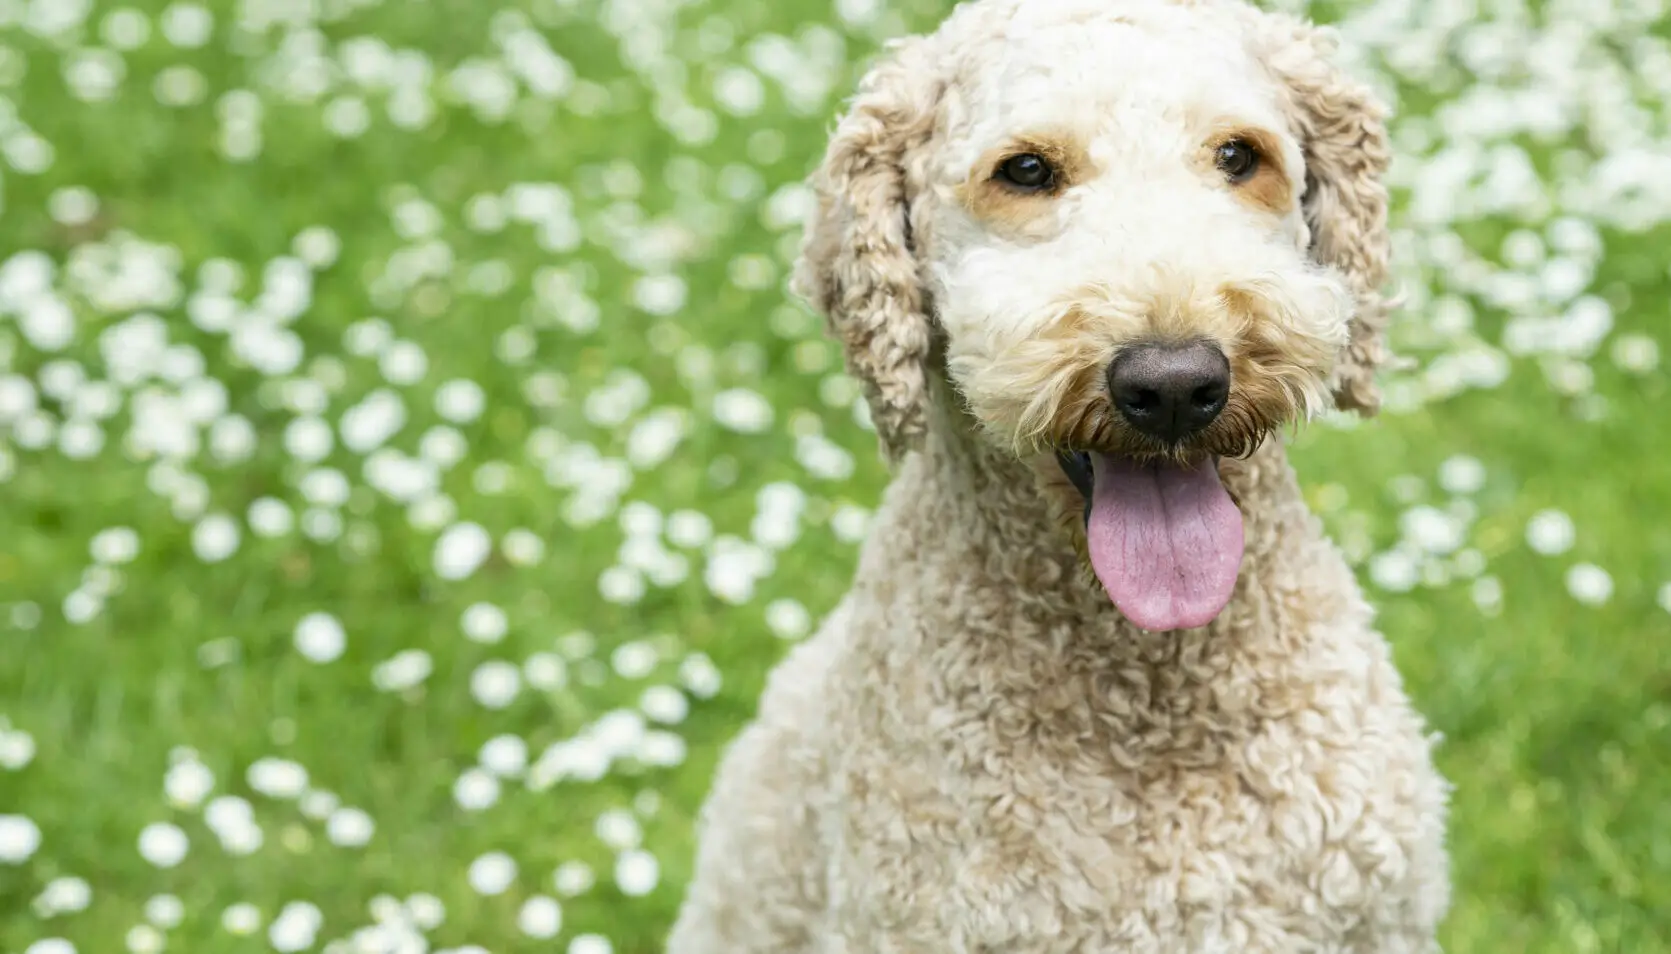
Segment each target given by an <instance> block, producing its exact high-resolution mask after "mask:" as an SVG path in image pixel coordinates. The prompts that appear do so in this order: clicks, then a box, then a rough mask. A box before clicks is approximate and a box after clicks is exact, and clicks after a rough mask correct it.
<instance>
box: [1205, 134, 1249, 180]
mask: <svg viewBox="0 0 1671 954" xmlns="http://www.w3.org/2000/svg"><path fill="white" fill-rule="evenodd" d="M1213 158H1214V161H1215V162H1216V163H1217V164H1218V168H1219V171H1220V172H1222V173H1224V175H1225V178H1227V179H1229V180H1230V181H1231V182H1242V181H1244V180H1246V179H1247V178H1248V177H1249V176H1251V175H1253V173H1254V172H1256V171H1257V170H1258V169H1259V150H1257V149H1255V148H1253V146H1251V145H1249V144H1248V143H1247V142H1245V141H1244V140H1241V139H1232V140H1230V141H1229V142H1227V143H1224V144H1223V145H1221V146H1219V147H1218V150H1217V152H1216V153H1215V154H1214V157H1213Z"/></svg>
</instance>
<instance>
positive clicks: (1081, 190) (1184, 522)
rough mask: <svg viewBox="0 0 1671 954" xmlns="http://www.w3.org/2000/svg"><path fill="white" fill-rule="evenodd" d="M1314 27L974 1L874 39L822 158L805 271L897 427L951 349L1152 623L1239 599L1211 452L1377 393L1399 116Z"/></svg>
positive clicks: (984, 416) (964, 392) (952, 362)
mask: <svg viewBox="0 0 1671 954" xmlns="http://www.w3.org/2000/svg"><path fill="white" fill-rule="evenodd" d="M1329 40H1330V38H1329V36H1328V35H1327V33H1325V32H1324V31H1321V30H1319V29H1317V28H1315V27H1312V26H1310V25H1308V24H1306V23H1303V22H1301V21H1298V20H1295V19H1292V18H1289V17H1286V16H1282V15H1277V14H1268V13H1263V12H1260V11H1257V10H1254V9H1253V8H1251V7H1248V6H1246V5H1245V4H1243V3H1241V2H1240V0H975V2H972V3H969V4H966V5H964V6H962V7H960V8H959V9H958V10H957V11H956V12H955V13H953V14H952V16H950V17H949V18H948V19H947V20H946V22H945V23H944V24H943V25H942V26H941V28H940V29H939V30H938V31H937V32H936V33H934V34H932V35H929V36H926V37H914V38H910V39H907V40H905V41H903V42H899V43H896V44H895V45H894V46H893V47H892V48H891V49H890V51H889V52H888V55H887V57H886V58H885V60H884V61H883V62H881V63H880V64H879V65H877V66H875V67H874V68H873V69H872V70H871V71H870V73H869V74H868V75H867V76H866V77H865V79H864V81H863V82H862V83H861V87H860V90H859V94H858V96H857V98H856V100H855V101H854V102H853V104H852V107H851V109H850V110H849V111H848V112H847V114H846V115H845V116H844V117H843V118H842V120H841V121H840V123H839V125H838V126H837V128H836V130H835V133H834V135H833V137H832V139H831V142H830V146H829V149H828V151H827V153H826V155H825V157H824V162H823V164H822V166H821V168H820V169H819V170H818V172H817V174H816V175H815V177H814V187H815V190H816V193H817V197H818V207H817V210H816V212H815V214H814V217H813V221H812V222H811V223H810V225H809V228H808V232H807V237H806V241H805V244H804V246H803V250H802V255H801V258H800V261H799V262H798V263H797V268H796V274H795V288H796V290H797V291H798V292H799V293H800V294H801V295H803V296H804V297H806V298H808V299H809V300H810V301H811V302H812V303H813V304H814V305H815V306H816V307H817V308H818V309H819V310H820V311H822V312H823V313H824V314H825V315H826V316H827V318H828V319H829V323H830V326H831V328H832V329H833V330H834V332H835V333H836V334H837V336H838V337H839V338H840V339H841V341H842V342H843V345H844V347H845V349H846V354H847V362H848V368H849V369H850V371H851V372H852V373H853V374H854V375H855V376H856V377H857V378H859V379H860V380H861V381H862V382H863V384H864V385H865V387H866V394H867V398H868V400H869V406H870V410H871V418H872V421H873V422H874V424H875V426H876V429H877V432H878V435H879V437H880V440H881V443H882V446H883V449H884V451H885V453H886V454H887V455H888V456H889V457H890V458H892V457H897V456H898V455H900V454H902V453H903V452H905V451H907V450H909V449H910V448H911V447H912V446H914V445H915V444H916V442H917V441H918V440H919V439H920V438H921V436H922V434H923V432H924V430H925V428H926V427H927V426H928V425H927V421H928V419H929V417H928V414H927V401H928V400H929V395H930V393H931V392H932V388H931V386H930V384H931V379H932V378H933V377H934V376H937V375H938V376H943V377H944V378H945V379H946V380H947V381H949V383H950V385H951V391H952V392H954V393H955V394H957V395H959V396H960V398H961V401H962V402H963V404H964V407H965V410H966V411H967V412H968V414H970V415H971V416H972V417H973V419H974V420H975V421H976V422H977V423H978V425H979V431H980V433H982V434H983V435H984V439H986V440H990V441H994V442H996V443H997V444H999V445H1000V446H1002V447H1004V448H1005V449H1007V450H1009V451H1011V452H1013V453H1015V454H1017V455H1018V456H1023V457H1027V456H1035V457H1036V456H1038V455H1050V456H1051V457H1052V458H1053V459H1055V460H1057V461H1059V463H1060V467H1061V473H1062V474H1063V475H1064V476H1065V477H1066V478H1068V482H1071V484H1072V485H1073V486H1074V487H1076V488H1077V493H1078V494H1079V495H1081V496H1082V501H1081V502H1082V504H1083V527H1084V529H1085V535H1084V538H1083V539H1082V541H1081V543H1082V545H1083V546H1084V550H1085V553H1086V556H1087V557H1088V559H1089V562H1090V563H1091V565H1092V567H1093V569H1094V570H1095V571H1096V573H1097V576H1098V577H1099V578H1100V579H1101V581H1102V583H1103V585H1104V586H1105V587H1106V588H1107V589H1108V591H1109V594H1110V595H1111V597H1112V598H1113V599H1114V601H1115V603H1116V604H1118V605H1119V606H1120V608H1121V610H1122V611H1123V612H1125V614H1126V615H1127V616H1128V617H1130V618H1131V619H1132V620H1133V621H1134V622H1136V623H1138V624H1139V625H1141V626H1144V627H1146V628H1151V629H1175V628H1182V627H1187V626H1195V625H1201V624H1204V623H1205V622H1207V621H1208V620H1210V619H1211V618H1212V617H1213V616H1216V615H1217V613H1218V612H1219V611H1220V609H1222V607H1223V606H1224V604H1225V602H1226V601H1227V600H1228V599H1229V595H1230V591H1231V588H1232V587H1233V585H1234V582H1235V578H1236V574H1237V571H1238V569H1239V566H1240V561H1241V551H1242V531H1241V518H1240V514H1239V513H1238V512H1237V510H1236V507H1235V505H1234V504H1233V503H1231V502H1230V499H1229V497H1228V495H1227V494H1226V493H1225V491H1224V489H1223V487H1222V486H1221V485H1220V482H1219V479H1218V475H1217V466H1216V462H1217V459H1218V458H1219V457H1220V456H1237V455H1243V454H1247V453H1250V452H1251V451H1252V450H1253V449H1255V448H1256V447H1257V446H1258V445H1259V444H1260V443H1261V442H1262V441H1263V440H1264V439H1265V438H1266V437H1267V436H1268V435H1269V434H1270V433H1271V432H1272V431H1273V430H1275V429H1276V428H1279V427H1281V426H1282V425H1284V424H1286V423H1289V422H1297V421H1302V420H1305V419H1307V418H1309V417H1310V416H1312V415H1314V414H1315V413H1317V412H1318V411H1320V410H1322V409H1324V408H1326V407H1327V406H1328V405H1329V404H1330V403H1331V402H1332V403H1333V404H1334V405H1335V406H1337V407H1342V408H1351V409H1357V410H1360V411H1363V412H1366V413H1369V412H1373V411H1374V410H1375V407H1376V405H1377V403H1378V393H1377V390H1376V387H1375V382H1374V374H1375V370H1376V368H1377V366H1378V365H1379V364H1380V363H1381V362H1382V361H1383V360H1384V359H1385V357H1386V355H1385V350H1384V346H1383V342H1382V333H1381V332H1382V324H1383V321H1384V313H1385V311H1386V308H1385V305H1384V303H1383V302H1382V300H1381V298H1380V297H1379V294H1378V289H1379V288H1380V286H1381V284H1382V283H1383V281H1384V279H1385V273H1386V263H1387V252H1388V235H1387V227H1386V191H1385V188H1384V186H1383V184H1382V181H1381V180H1382V175H1383V172H1384V169H1385V166H1386V163H1387V158H1388V149H1387V142H1386V134H1385V130H1384V127H1383V123H1382V110H1381V107H1380V105H1379V104H1378V103H1377V102H1376V101H1375V99H1374V98H1373V96H1372V95H1371V93H1370V92H1369V91H1368V90H1367V89H1366V88H1365V87H1364V86H1362V85H1360V84H1358V83H1355V82H1353V81H1352V80H1351V79H1349V78H1348V77H1347V76H1345V75H1343V74H1342V73H1341V72H1340V71H1339V70H1338V69H1337V68H1336V67H1335V66H1333V65H1332V64H1331V63H1330V61H1329V54H1330V52H1331V44H1330V42H1329ZM1064 483H1066V482H1064Z"/></svg>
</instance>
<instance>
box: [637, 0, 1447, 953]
mask: <svg viewBox="0 0 1671 954" xmlns="http://www.w3.org/2000/svg"><path fill="white" fill-rule="evenodd" d="M1335 55H1336V46H1335V43H1334V38H1333V36H1332V34H1331V33H1330V31H1328V30H1326V29H1324V28H1321V27H1318V26H1316V25H1314V24H1311V23H1309V22H1307V21H1304V20H1301V19H1298V18H1295V17H1291V16H1288V15H1284V14H1278V13H1269V12H1264V11H1261V10H1258V9H1256V8H1254V7H1252V6H1249V5H1247V4H1245V3H1243V2H1241V0H972V2H967V3H964V4H962V5H960V6H959V7H957V8H956V9H955V10H954V11H953V12H952V13H951V14H950V15H949V16H948V17H947V18H946V19H945V20H944V21H943V22H942V23H941V25H940V27H939V28H938V29H937V30H935V31H934V32H932V33H929V34H925V35H919V36H912V37H908V38H905V39H902V40H899V41H896V42H894V43H892V44H891V45H890V46H889V47H888V48H887V49H886V50H885V52H884V55H883V57H882V58H881V59H880V61H879V62H878V63H876V64H875V65H874V66H873V67H872V68H871V69H870V71H869V72H868V73H867V74H866V76H865V78H864V79H863V80H862V81H861V83H860V86H859V90H858V92H857V95H856V97H855V98H854V99H853V100H852V102H851V103H850V104H849V108H848V109H847V111H846V112H845V114H844V115H843V116H842V117H841V118H840V120H839V122H838V124H837V125H836V127H835V129H834V131H833V133H832V135H831V137H830V141H829V145H828V149H827V150H826V152H825V154H824V156H823V159H822V162H821V164H820V166H819V167H818V169H817V170H816V172H815V173H814V175H813V177H812V180H811V182H812V186H813V191H814V194H815V196H816V208H815V209H813V210H812V211H811V213H810V216H809V222H808V223H807V231H806V236H805V239H804V241H803V244H802V247H801V254H800V256H799V258H798V260H797V262H796V265H795V271H794V275H793V278H792V289H793V291H794V292H795V293H796V294H798V295H800V296H801V297H804V298H805V299H806V300H807V301H808V302H809V303H810V304H811V305H812V306H814V307H815V308H816V309H817V310H818V311H819V312H820V313H821V314H822V315H823V316H824V317H825V318H826V320H827V323H828V327H829V329H830V330H831V332H832V333H833V335H834V336H835V337H836V338H838V339H839V340H840V342H841V343H842V345H843V348H844V352H845V356H846V366H847V368H848V370H849V372H850V373H851V374H852V375H853V377H854V378H855V379H857V380H858V381H860V382H862V384H863V386H864V393H865V400H866V407H867V408H868V409H869V413H870V420H871V422H872V424H873V426H874V428H875V431H876V435H877V439H878V442H879V447H880V450H881V452H882V454H883V455H884V458H885V459H886V461H887V462H888V463H889V465H890V468H891V470H892V474H893V476H892V479H891V481H890V483H889V485H888V488H887V490H886V492H885V494H884V498H883V500H882V503H881V505H880V507H879V508H878V511H877V514H876V518H875V521H874V523H873V525H872V529H871V531H870V533H869V535H868V537H867V539H866V541H865V543H864V546H863V548H862V551H861V554H860V557H859V560H858V566H857V569H856V572H855V574H854V577H853V581H852V586H851V589H850V591H849V592H848V593H847V594H846V595H845V597H844V598H843V599H842V600H841V601H840V602H839V603H838V604H837V605H836V607H835V608H834V609H833V610H832V611H831V612H830V614H829V615H828V616H827V618H826V619H824V621H823V622H822V624H821V625H820V627H819V629H818V631H817V632H816V633H815V634H813V636H812V637H811V638H809V639H808V640H807V641H805V642H804V643H802V644H799V645H798V646H796V647H795V648H794V649H793V650H792V651H791V652H790V653H788V654H787V655H786V657H785V658H784V659H783V661H782V662H781V663H779V664H778V666H777V668H776V669H775V670H774V671H773V672H772V674H771V677H770V679H769V682H768V685H767V688H766V690H765V692H764V694H763V697H762V699H761V701H760V706H759V711H758V713H757V715H756V717H755V718H754V720H753V721H752V722H751V723H750V724H749V725H747V726H746V727H745V728H744V729H743V730H742V731H741V733H740V734H739V735H738V736H737V738H736V739H735V740H734V741H733V742H732V743H731V744H730V745H729V746H728V747H727V749H726V751H725V752H724V755H723V758H722V761H721V763H720V767H719V769H718V771H717V776H716V778H715V780H714V783H713V788H712V790H711V792H710V793H709V795H708V798H707V800H706V802H705V804H704V806H703V808H702V810H701V813H700V816H699V819H698V837H699V842H698V847H697V849H696V852H695V858H694V874H693V876H692V879H691V881H690V884H689V886H688V889H687V894H686V896H685V899H684V901H683V904H682V906H681V908H680V911H679V914H678V917H677V919H676V921H675V923H674V925H673V927H672V929H671V933H670V935H669V937H668V945H667V949H668V950H669V952H671V954H766V952H772V954H1105V952H1106V954H1114V952H1118V954H1301V952H1305V954H1430V952H1436V951H1438V950H1440V947H1439V943H1438V941H1437V936H1438V930H1439V926H1440V925H1441V923H1442V920H1443V918H1444V916H1445V914H1446V912H1447V909H1448V906H1449V903H1450V890H1451V889H1450V881H1449V871H1448V867H1449V861H1448V854H1447V848H1446V844H1445V837H1446V826H1447V811H1448V798H1449V784H1448V782H1447V781H1446V779H1445V778H1444V777H1443V775H1442V774H1441V773H1440V772H1439V770H1438V769H1437V767H1436V765H1435V762H1434V759H1433V747H1434V745H1435V737H1434V735H1433V734H1432V733H1430V732H1429V730H1428V729H1427V727H1426V726H1425V724H1424V721H1423V719H1422V717H1421V716H1420V715H1419V714H1418V713H1417V712H1416V711H1415V710H1414V708H1413V706H1412V704H1411V702H1410V700H1409V699H1408V698H1407V695H1406V693H1405V690H1404V688H1403V685H1402V682H1401V679H1400V676H1399V673H1398V671H1397V670H1396V668H1395V666H1394V664H1393V662H1392V660H1391V658H1390V654H1389V651H1388V646H1387V644H1386V641H1385V639H1384V638H1383V637H1382V635H1380V634H1379V633H1378V632H1377V631H1376V630H1375V628H1374V625H1373V614H1372V611H1371V608H1370V606H1369V605H1368V603H1367V602H1366V600H1365V598H1364V596H1363V594H1362V592H1361V590H1360V587H1359V585H1358V583H1357V581H1356V578H1355V577H1354V575H1353V573H1352V571H1351V568H1350V566H1349V564H1348V563H1347V561H1346V560H1345V558H1344V557H1343V556H1342V555H1341V553H1340V552H1339V550H1338V549H1337V548H1336V547H1335V546H1334V544H1333V543H1332V542H1331V541H1330V540H1329V539H1328V537H1327V536H1326V534H1325V533H1324V531H1323V529H1322V527H1321V525H1320V522H1319V521H1318V520H1317V518H1316V517H1315V516H1314V515H1313V514H1312V513H1311V512H1310V510H1309V509H1308V508H1307V506H1306V504H1305V501H1304V499H1303V497H1302V495H1301V492H1300V488H1299V485H1298V481H1297V479H1296V476H1295V474H1294V472H1293V470H1292V468H1291V466H1290V464H1289V461H1288V458H1287V454H1286V451H1285V448H1284V437H1285V434H1286V432H1287V431H1288V430H1289V429H1290V428H1291V427H1294V426H1299V425H1301V424H1303V423H1304V422H1306V421H1308V420H1312V419H1314V418H1316V417H1317V416H1318V415H1320V414H1322V413H1326V412H1328V411H1330V410H1331V409H1334V410H1338V411H1341V412H1352V413H1358V414H1362V415H1366V416H1367V415H1372V414H1374V413H1375V411H1376V410H1377V408H1378V403H1379V393H1378V390H1377V382H1376V375H1377V371H1378V369H1380V368H1381V367H1382V366H1384V365H1385V364H1386V363H1387V362H1388V361H1389V360H1390V357H1391V356H1390V353H1389V350H1388V348H1387V345H1386V342H1385V330H1386V325H1387V321H1388V319H1389V316H1390V314H1391V313H1392V311H1393V310H1394V309H1393V303H1392V302H1391V300H1390V299H1389V298H1387V297H1384V296H1383V294H1382V286H1383V285H1384V284H1385V283H1386V281H1387V275H1388V258H1389V246H1390V241H1389V233H1388V223H1387V218H1388V212H1387V204H1388V200H1387V190H1386V188H1385V185H1384V175H1385V170H1386V167H1387V165H1388V162H1389V146H1388V140H1387V134H1386V131H1385V116H1386V112H1387V110H1386V107H1385V106H1384V105H1383V104H1382V103H1381V101H1380V100H1379V99H1378V98H1377V97H1376V96H1375V94H1374V93H1373V91H1372V90H1371V89H1370V88H1369V87H1368V86H1366V85H1365V84H1363V83H1361V82H1359V81H1356V80H1354V79H1353V78H1351V77H1350V76H1348V75H1346V74H1345V72H1344V71H1343V70H1342V69H1341V68H1340V67H1339V66H1337V65H1336V64H1335V63H1334V58H1335Z"/></svg>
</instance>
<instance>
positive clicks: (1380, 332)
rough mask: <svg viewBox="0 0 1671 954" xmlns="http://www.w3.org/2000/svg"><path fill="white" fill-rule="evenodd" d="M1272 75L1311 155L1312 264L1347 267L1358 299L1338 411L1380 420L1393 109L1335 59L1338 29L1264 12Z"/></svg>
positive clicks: (1305, 202) (1341, 368)
mask: <svg viewBox="0 0 1671 954" xmlns="http://www.w3.org/2000/svg"><path fill="white" fill-rule="evenodd" d="M1256 16H1257V17H1258V19H1259V20H1260V21H1261V22H1260V29H1259V30H1258V33H1259V36H1260V39H1261V40H1262V41H1263V42H1262V44H1261V46H1262V47H1263V49H1262V50H1261V51H1260V53H1261V56H1262V58H1263V59H1264V62H1265V64H1266V66H1267V68H1268V69H1270V71H1271V72H1272V73H1273V74H1274V75H1275V76H1276V77H1277V78H1278V79H1279V80H1280V81H1281V83H1282V84H1283V86H1284V87H1285V88H1286V90H1287V93H1288V98H1289V120H1290V122H1291V123H1292V124H1293V126H1294V131H1295V132H1296V133H1297V134H1298V135H1299V137H1300V143H1301V148H1302V149H1303V151H1304V155H1305V165H1306V182H1305V194H1304V198H1303V199H1302V206H1303V210H1304V213H1305V218H1306V224H1307V226H1308V227H1309V229H1310V232H1311V253H1312V256H1313V258H1315V259H1316V260H1317V261H1318V262H1320V263H1322V264H1325V265H1332V266H1334V267H1335V268H1337V269H1339V270H1340V271H1341V272H1342V273H1343V274H1344V275H1345V276H1346V278H1347V280H1348V281H1349V282H1350V283H1351V286H1352V291H1353V293H1354V294H1355V296H1356V297H1357V301H1358V308H1357V314H1356V316H1355V317H1354V319H1353V323H1352V329H1351V339H1350V341H1349V343H1348V344H1347V346H1346V349H1345V350H1344V352H1343V353H1342V354H1341V355H1340V358H1339V361H1338V363H1337V366H1336V371H1335V379H1334V381H1333V389H1334V398H1335V405H1336V406H1337V407H1340V408H1342V409H1351V410H1356V411H1359V412H1360V413H1363V414H1374V413H1375V412H1376V411H1377V410H1378V409H1379V408H1380V403H1381V392H1380V388H1379V387H1378V386H1377V385H1376V381H1375V373H1376V371H1377V369H1379V368H1380V367H1381V366H1382V365H1384V364H1386V363H1387V361H1388V360H1389V358H1390V357H1391V354H1390V352H1388V350H1387V344H1386V337H1385V329H1386V322H1387V314H1388V312H1389V311H1390V310H1391V309H1390V306H1389V303H1388V302H1387V301H1386V300H1385V299H1384V298H1383V297H1382V295H1381V287H1382V285H1383V284H1384V283H1385V281H1386V279H1387V259H1388V256H1389V253H1390V251H1391V248H1390V246H1391V238H1390V234H1389V230H1388V226H1387V188H1386V183H1385V181H1384V177H1385V175H1386V170H1387V164H1388V161H1389V159H1390V156H1391V149H1390V148H1389V144H1388V140H1387V129H1386V122H1385V114H1386V109H1385V107H1384V106H1383V104H1382V103H1381V102H1380V100H1379V99H1378V98H1377V97H1376V95H1375V94H1374V92H1373V91H1372V90H1371V89H1370V88H1369V87H1368V86H1366V85H1364V84H1362V83H1360V82H1358V81H1356V80H1354V79H1353V78H1351V77H1349V76H1347V75H1346V73H1345V72H1344V71H1342V70H1341V69H1340V68H1339V67H1338V66H1336V65H1335V64H1334V63H1333V62H1332V61H1331V56H1332V55H1333V53H1334V51H1335V46H1336V44H1335V38H1334V33H1333V31H1331V30H1328V29H1325V28H1320V27H1317V26H1314V25H1312V24H1309V23H1305V22H1303V21H1301V20H1298V19H1296V18H1293V17H1290V16H1287V15H1284V14H1274V13H1260V14H1256Z"/></svg>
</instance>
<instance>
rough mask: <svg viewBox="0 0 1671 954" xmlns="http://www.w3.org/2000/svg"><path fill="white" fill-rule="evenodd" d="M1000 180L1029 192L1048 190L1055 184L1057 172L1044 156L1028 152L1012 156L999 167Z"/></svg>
mask: <svg viewBox="0 0 1671 954" xmlns="http://www.w3.org/2000/svg"><path fill="white" fill-rule="evenodd" d="M997 177H998V178H1000V179H1003V180H1004V181H1006V182H1008V183H1009V184H1011V185H1013V186H1016V187H1018V188H1021V189H1025V190H1027V191H1028V192H1038V191H1041V190H1043V189H1048V188H1050V186H1051V185H1052V184H1053V183H1054V182H1055V179H1056V171H1055V170H1054V169H1052V168H1050V163H1049V162H1047V161H1046V160H1045V158H1044V157H1043V156H1040V155H1038V154H1036V153H1031V152H1026V153H1022V154H1021V155H1019V156H1011V157H1009V158H1008V159H1005V160H1004V161H1003V163H1002V164H1001V165H999V166H998V176H997Z"/></svg>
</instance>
